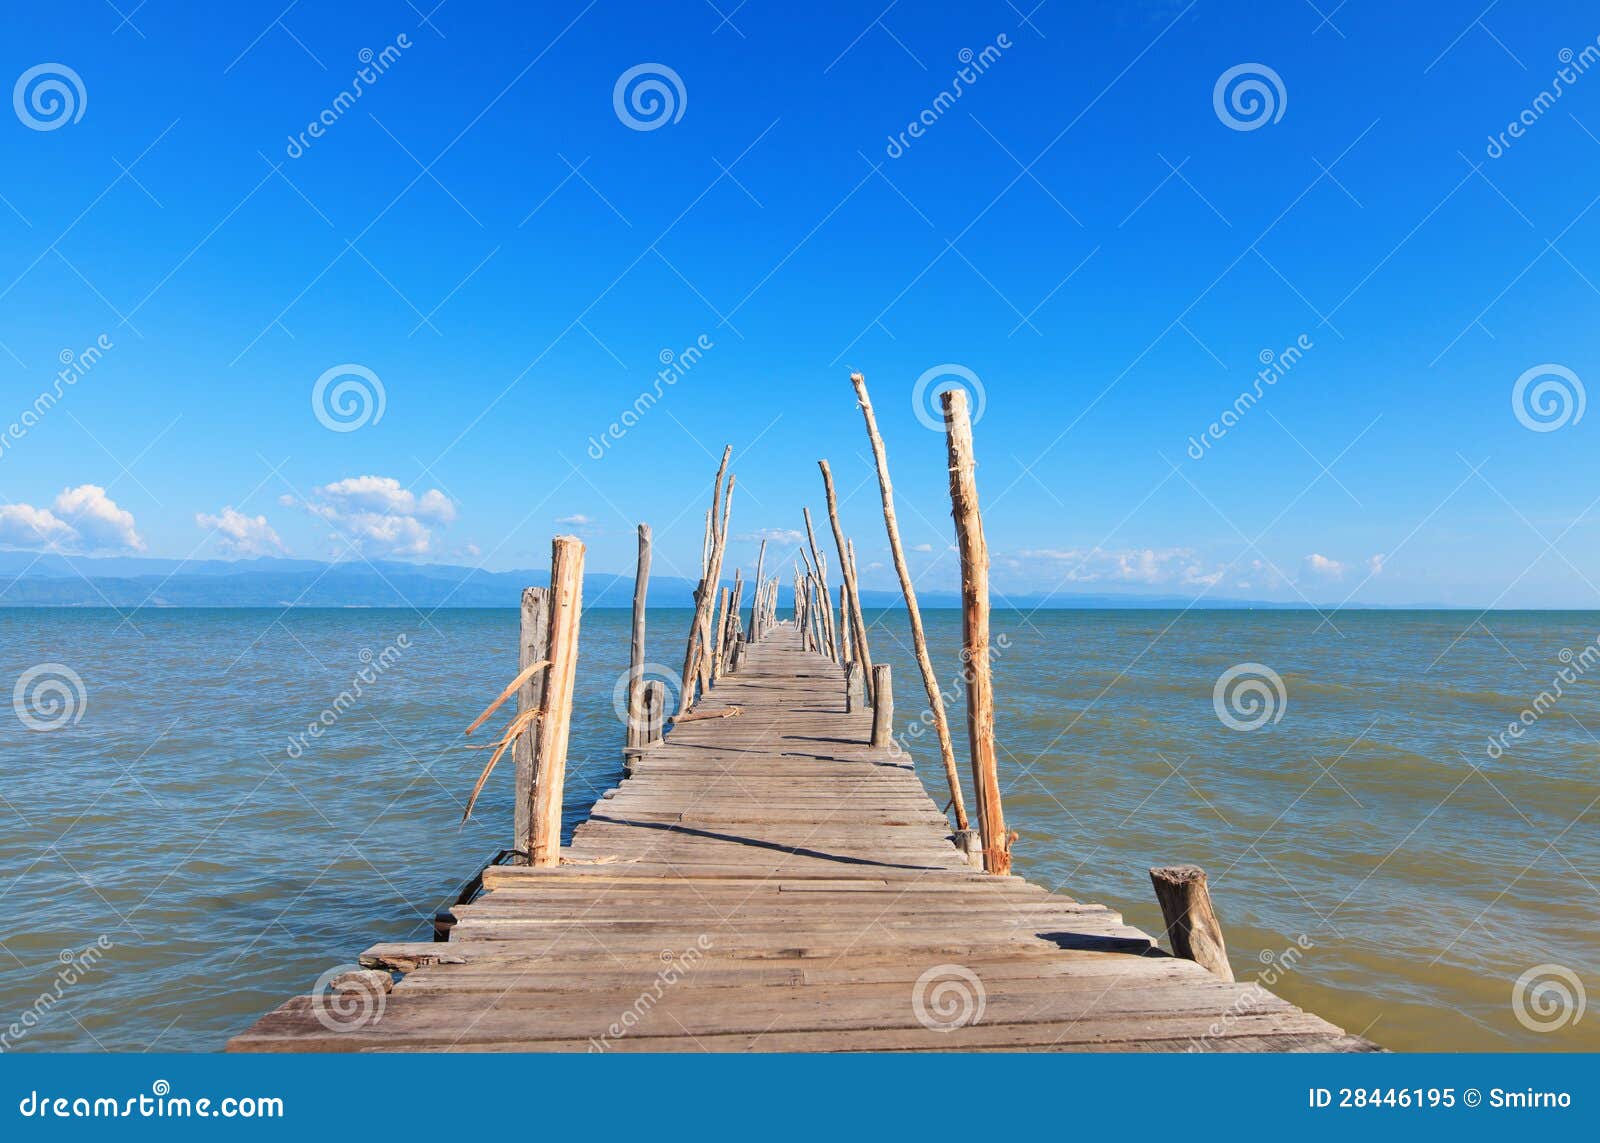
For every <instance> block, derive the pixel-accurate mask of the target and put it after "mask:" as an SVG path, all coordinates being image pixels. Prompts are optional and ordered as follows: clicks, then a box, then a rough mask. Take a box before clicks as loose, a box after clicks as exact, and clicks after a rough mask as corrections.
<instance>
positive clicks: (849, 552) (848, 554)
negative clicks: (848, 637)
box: [844, 540, 872, 702]
mask: <svg viewBox="0 0 1600 1143" xmlns="http://www.w3.org/2000/svg"><path fill="white" fill-rule="evenodd" d="M844 562H845V563H847V564H849V565H850V607H851V610H852V612H853V613H854V614H853V619H852V621H853V622H854V623H855V625H856V636H855V637H856V643H857V645H858V646H860V648H861V655H860V658H861V659H862V660H863V661H864V662H865V663H866V676H865V683H864V685H865V687H866V691H865V693H866V696H867V701H868V702H871V701H872V691H871V686H872V656H871V655H870V654H869V653H868V651H867V616H866V612H864V611H863V610H862V609H861V572H860V571H859V570H858V569H857V568H856V542H855V541H854V540H846V541H845V542H844Z"/></svg>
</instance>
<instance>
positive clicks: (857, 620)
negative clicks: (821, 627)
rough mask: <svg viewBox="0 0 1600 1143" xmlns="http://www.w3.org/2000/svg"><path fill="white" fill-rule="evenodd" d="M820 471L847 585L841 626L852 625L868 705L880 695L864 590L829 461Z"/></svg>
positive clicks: (842, 599)
mask: <svg viewBox="0 0 1600 1143" xmlns="http://www.w3.org/2000/svg"><path fill="white" fill-rule="evenodd" d="M817 467H818V468H820V469H821V470H822V491H823V495H824V496H825V497H826V499H827V502H828V522H829V523H830V524H832V525H833V546H834V547H835V548H836V549H837V550H838V552H839V577H840V579H841V580H843V581H844V586H843V587H842V588H841V589H840V592H839V594H840V600H839V609H840V611H841V612H842V613H847V614H841V616H840V621H839V625H840V626H841V627H845V626H847V625H848V630H849V635H850V641H851V643H852V644H853V652H852V655H853V657H854V658H856V659H858V660H860V662H861V671H862V678H863V680H864V681H865V686H866V697H867V701H868V702H871V701H872V696H873V695H874V694H876V693H877V692H876V691H874V690H873V689H872V687H873V683H872V652H871V651H870V650H868V648H867V627H866V624H865V623H863V622H862V620H861V597H860V595H859V594H858V592H859V590H860V587H859V585H858V584H857V583H856V571H855V565H854V563H853V561H852V560H851V559H850V549H849V546H848V545H847V544H846V543H845V539H844V529H843V528H842V527H840V525H839V500H838V498H837V497H836V496H835V495H834V492H833V473H832V471H831V470H830V469H829V468H828V462H827V461H826V460H819V461H817Z"/></svg>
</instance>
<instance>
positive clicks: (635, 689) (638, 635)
mask: <svg viewBox="0 0 1600 1143" xmlns="http://www.w3.org/2000/svg"><path fill="white" fill-rule="evenodd" d="M649 589H650V525H649V524H640V525H639V563H638V566H637V567H636V568H635V569H634V573H633V641H632V643H631V645H630V648H629V655H628V687H627V692H626V693H627V709H628V728H627V735H626V737H625V739H624V742H625V744H626V748H625V749H624V751H623V753H624V754H626V753H627V752H628V751H629V750H636V749H638V748H639V747H641V746H643V745H644V743H645V737H644V722H643V719H644V718H645V709H644V612H645V597H646V595H647V593H648V592H649Z"/></svg>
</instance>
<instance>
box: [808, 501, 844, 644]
mask: <svg viewBox="0 0 1600 1143" xmlns="http://www.w3.org/2000/svg"><path fill="white" fill-rule="evenodd" d="M800 511H801V514H802V515H804V516H805V518H806V539H807V541H809V542H810V544H811V559H812V562H813V563H815V564H816V569H817V582H818V585H819V586H820V587H821V588H822V614H823V616H824V621H823V631H824V635H825V637H826V639H827V643H828V649H827V654H828V658H830V659H833V660H835V661H838V659H839V648H838V644H837V643H836V642H835V641H834V638H833V630H832V627H833V593H832V592H831V591H830V590H829V588H828V567H827V564H825V563H823V559H822V553H821V552H819V551H818V550H817V534H816V532H815V531H813V530H812V527H811V509H809V508H802V509H800ZM801 554H802V555H803V554H804V553H801Z"/></svg>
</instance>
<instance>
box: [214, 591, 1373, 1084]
mask: <svg viewBox="0 0 1600 1143" xmlns="http://www.w3.org/2000/svg"><path fill="white" fill-rule="evenodd" d="M880 670H881V667H880ZM555 682H556V681H555V680H552V684H553V686H552V689H554V684H555ZM714 694H715V702H716V706H717V707H718V708H719V709H718V710H717V711H716V712H713V711H710V710H708V711H706V713H707V714H712V713H719V714H720V713H722V712H723V711H730V712H731V711H732V710H733V709H734V708H738V709H739V710H740V711H741V712H742V713H741V714H740V715H739V716H738V717H710V718H704V719H700V720H694V721H688V720H680V724H679V726H678V728H677V729H675V730H674V731H673V732H672V734H671V735H670V737H669V738H668V739H667V740H666V741H665V742H662V743H658V744H656V745H654V746H652V747H651V748H650V750H649V751H647V752H646V753H645V754H644V755H643V756H642V757H641V758H640V759H639V760H638V761H637V762H636V763H635V765H634V767H633V776H632V777H631V778H629V779H627V780H625V781H623V782H621V783H620V785H618V786H617V788H616V789H615V790H610V791H607V794H606V796H603V797H602V798H601V799H600V800H599V801H598V802H596V803H595V807H594V809H593V811H592V812H591V814H590V817H589V820H588V821H587V822H585V823H584V824H583V825H581V826H579V827H578V829H577V831H576V833H575V835H574V837H573V843H572V845H571V846H570V847H569V848H567V849H564V850H562V851H561V864H560V865H558V866H553V867H550V868H532V867H527V866H512V865H497V866H491V867H490V868H489V869H487V870H486V871H485V872H484V876H483V883H484V886H485V889H486V890H487V891H486V892H485V893H484V895H483V896H481V897H479V898H478V899H477V900H475V901H473V902H472V903H471V904H467V905H458V906H455V907H454V908H453V909H452V911H451V913H452V916H453V920H454V924H453V925H450V926H449V940H448V941H446V942H443V943H424V942H404V941H402V942H394V943H386V944H379V945H375V946H374V947H372V948H371V949H369V950H368V951H367V952H366V953H364V954H362V956H361V964H362V966H363V967H364V968H367V969H372V970H377V971H380V972H396V973H403V974H404V976H403V978H402V979H401V980H400V981H399V982H398V983H397V984H395V986H394V988H393V990H392V991H390V992H387V993H380V994H379V995H381V1002H380V1001H379V1000H378V999H377V996H376V995H375V996H374V999H373V1003H371V1004H369V1005H367V1006H365V1007H364V1008H359V1006H354V1005H350V1004H348V1003H344V1002H342V1001H341V1000H340V998H337V997H336V998H333V999H331V1000H330V999H328V998H326V997H320V998H319V997H311V996H302V997H298V998H295V999H292V1000H289V1001H288V1002H286V1003H285V1004H283V1005H282V1006H281V1007H280V1008H278V1009H277V1010H276V1011H274V1012H272V1013H270V1014H269V1015H267V1016H265V1017H263V1018H262V1019H261V1020H260V1021H258V1022H257V1023H256V1024H255V1025H254V1026H253V1027H251V1028H250V1029H249V1030H248V1031H246V1032H244V1033H242V1034H241V1035H239V1036H237V1037H235V1038H234V1039H233V1040H232V1042H231V1043H230V1044H229V1047H230V1049H232V1050H234V1051H252V1052H270V1051H357V1052H359V1051H473V1052H479V1051H574V1052H577V1051H628V1052H638V1051H689V1052H693V1051H719V1052H721V1051H871V1050H877V1051H902V1050H946V1051H948V1050H975V1049H1026V1050H1053V1051H1116V1052H1127V1051H1187V1050H1190V1049H1196V1050H1200V1051H1219V1052H1269V1051H1290V1050H1296V1051H1322V1052H1326V1051H1370V1050H1372V1048H1373V1045H1371V1044H1370V1043H1368V1042H1367V1041H1365V1040H1362V1039H1359V1038H1357V1037H1354V1036H1347V1035H1345V1034H1344V1033H1343V1032H1341V1031H1340V1030H1339V1029H1338V1028H1336V1027H1334V1026H1333V1025H1331V1024H1329V1023H1327V1022H1326V1021H1324V1020H1322V1019H1319V1018H1318V1017H1316V1016H1313V1015H1311V1014H1309V1013H1306V1012H1303V1011H1301V1010H1300V1009H1298V1008H1296V1007H1294V1006H1293V1005H1291V1004H1289V1003H1288V1002H1286V1001H1284V1000H1281V999H1279V998H1278V997H1276V996H1274V995H1272V994H1271V993H1269V992H1266V991H1265V990H1263V989H1261V988H1260V987H1259V986H1257V985H1255V984H1251V983H1244V984H1232V983H1228V982H1225V981H1223V980H1221V979H1219V978H1218V977H1217V976H1216V975H1214V974H1213V973H1212V972H1208V971H1207V970H1206V969H1204V968H1202V967H1201V966H1200V965H1198V964H1196V963H1194V962H1193V961H1190V960H1185V959H1181V958H1178V957H1172V956H1168V955H1166V954H1164V953H1162V952H1161V951H1160V950H1159V949H1158V948H1157V947H1156V946H1155V944H1154V943H1153V942H1152V940H1151V938H1149V937H1148V936H1146V935H1145V934H1144V933H1142V932H1140V931H1138V930H1137V929H1134V928H1130V927H1129V926H1127V925H1125V924H1123V922H1122V919H1121V917H1120V916H1118V915H1117V914H1116V913H1115V912H1113V911H1112V910H1110V909H1107V908H1106V907H1104V906H1102V905H1088V904H1082V903H1079V902H1077V901H1073V900H1071V899H1069V898H1067V897H1064V896H1061V895H1058V894H1052V893H1049V892H1047V891H1045V890H1044V889H1041V888H1038V887H1037V886H1034V885H1030V884H1028V883H1027V882H1026V881H1023V880H1022V879H1021V878H1019V877H1015V876H994V875H991V874H984V873H980V872H977V871H975V870H973V869H972V868H971V867H970V866H969V865H968V863H967V860H966V857H965V855H964V854H963V853H962V852H961V851H959V850H957V849H956V848H955V847H954V846H953V845H952V844H951V843H950V840H949V829H948V827H947V823H946V821H945V818H944V816H943V815H942V814H941V813H940V812H939V810H938V808H937V807H936V806H935V805H934V803H933V802H932V801H931V800H930V799H929V797H928V795H927V793H926V792H925V791H924V790H923V787H922V785H921V783H920V782H919V781H918V779H917V776H916V773H915V771H914V770H913V769H912V768H911V763H910V759H909V758H907V757H906V756H904V755H903V754H896V753H894V752H893V750H892V749H874V748H872V747H871V746H869V745H868V736H869V734H870V732H871V718H872V716H871V714H870V713H869V712H868V711H866V710H862V709H858V710H857V711H856V712H855V713H849V714H847V713H845V709H844V700H845V688H844V685H843V674H842V670H841V668H840V667H839V665H838V664H836V663H834V662H831V661H830V660H829V659H827V658H826V657H825V656H824V655H822V654H819V653H816V652H811V651H806V650H804V649H803V648H802V646H801V635H800V631H799V629H798V628H796V627H795V625H794V624H793V623H789V622H784V623H777V622H773V623H772V625H771V626H770V628H769V631H768V634H767V637H766V638H765V639H761V640H759V641H756V642H754V643H751V644H750V645H749V646H748V648H747V649H746V654H745V655H744V658H743V661H742V664H741V666H740V668H739V670H737V671H735V672H734V673H732V674H729V675H725V676H724V677H723V679H722V681H721V683H720V685H718V686H717V687H716V688H715V690H714ZM357 1008H359V1014H356V1015H352V1014H351V1013H352V1012H353V1011H356V1010H357Z"/></svg>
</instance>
